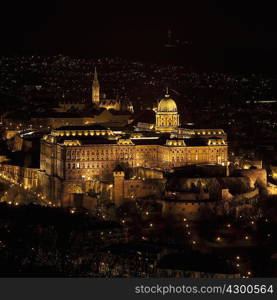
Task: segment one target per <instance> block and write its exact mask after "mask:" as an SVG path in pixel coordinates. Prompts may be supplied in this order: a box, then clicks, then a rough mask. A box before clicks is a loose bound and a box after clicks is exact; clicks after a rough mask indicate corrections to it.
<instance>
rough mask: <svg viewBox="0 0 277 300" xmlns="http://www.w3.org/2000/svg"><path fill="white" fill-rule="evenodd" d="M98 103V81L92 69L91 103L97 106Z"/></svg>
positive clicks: (95, 71)
mask: <svg viewBox="0 0 277 300" xmlns="http://www.w3.org/2000/svg"><path fill="white" fill-rule="evenodd" d="M99 102H100V84H99V81H98V76H97V70H96V67H95V68H94V78H93V83H92V103H94V104H97V105H98V104H99Z"/></svg>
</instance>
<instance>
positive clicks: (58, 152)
mask: <svg viewBox="0 0 277 300" xmlns="http://www.w3.org/2000/svg"><path fill="white" fill-rule="evenodd" d="M95 79H96V80H95V81H97V77H96V78H95ZM96 87H97V83H96V82H95V88H96ZM93 101H96V102H97V101H98V91H97V89H96V92H95V94H94V95H93ZM155 112H156V124H155V126H154V127H153V130H152V132H143V131H133V130H130V129H128V130H124V129H122V130H118V129H117V130H116V131H113V130H112V129H109V128H105V127H103V126H100V125H88V126H64V127H60V128H57V129H55V130H52V132H51V133H50V134H48V135H46V136H44V138H43V139H42V141H41V157H40V162H41V165H40V176H41V178H42V179H41V180H44V184H43V185H42V186H43V187H44V189H45V190H44V191H43V193H45V194H47V196H48V198H49V199H52V200H53V201H54V200H57V199H58V201H60V204H61V205H63V206H70V205H72V201H73V199H74V197H76V195H80V194H86V193H87V192H89V191H90V190H92V191H95V189H97V188H96V187H97V186H98V188H99V186H102V187H103V186H105V184H106V188H107V189H108V190H109V193H110V196H109V197H110V199H111V201H114V202H115V203H116V204H120V203H121V201H122V199H123V198H128V197H129V198H131V197H134V194H133V193H132V189H131V188H130V190H128V189H127V186H139V188H138V189H137V190H138V191H137V194H136V196H138V195H139V194H138V193H142V191H143V193H144V194H145V191H146V188H145V186H144V185H145V184H147V183H146V182H143V181H142V180H140V181H139V182H137V183H135V179H133V180H134V183H133V184H132V179H130V180H129V181H128V183H127V182H125V181H124V180H125V179H124V176H125V175H124V174H125V173H124V171H123V170H122V171H118V170H117V167H118V166H121V168H123V169H125V170H127V169H130V170H135V169H138V168H148V169H149V170H151V172H150V173H151V174H152V173H153V172H154V171H155V170H156V171H158V172H162V171H164V170H170V169H172V168H175V167H182V166H185V165H188V164H206V163H208V164H220V165H223V166H226V165H227V159H228V157H227V156H228V154H227V151H228V146H227V142H226V140H227V138H226V134H225V132H224V131H223V130H222V129H195V130H191V129H190V130H187V129H184V128H179V127H178V126H179V114H178V110H177V105H176V103H175V101H174V100H173V99H171V98H170V97H169V95H168V93H167V94H166V95H165V97H164V98H163V99H162V100H161V101H160V102H159V105H158V107H157V109H156V111H155ZM116 170H117V171H116ZM151 176H152V175H151ZM155 176H156V175H155ZM155 176H154V177H155ZM100 183H101V184H100ZM124 187H125V190H124ZM150 189H151V188H150ZM150 192H153V190H152V191H150V190H149V193H150ZM78 197H79V196H78Z"/></svg>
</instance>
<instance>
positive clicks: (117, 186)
mask: <svg viewBox="0 0 277 300" xmlns="http://www.w3.org/2000/svg"><path fill="white" fill-rule="evenodd" d="M124 176H125V173H124V171H123V169H122V168H121V167H120V166H118V167H117V168H115V170H114V171H113V180H114V184H113V201H114V204H115V205H116V206H120V205H121V204H122V203H123V198H124Z"/></svg>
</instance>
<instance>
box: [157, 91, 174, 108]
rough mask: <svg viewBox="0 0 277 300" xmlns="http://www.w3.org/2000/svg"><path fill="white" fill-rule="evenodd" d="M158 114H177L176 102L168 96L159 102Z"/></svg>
mask: <svg viewBox="0 0 277 300" xmlns="http://www.w3.org/2000/svg"><path fill="white" fill-rule="evenodd" d="M157 112H177V105H176V102H175V101H174V100H173V99H171V98H170V96H169V95H168V94H166V95H165V96H164V98H163V99H162V100H161V101H160V102H159V105H158V109H157Z"/></svg>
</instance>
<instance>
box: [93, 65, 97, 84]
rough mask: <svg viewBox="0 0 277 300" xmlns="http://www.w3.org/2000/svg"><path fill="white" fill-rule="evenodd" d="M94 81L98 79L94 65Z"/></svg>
mask: <svg viewBox="0 0 277 300" xmlns="http://www.w3.org/2000/svg"><path fill="white" fill-rule="evenodd" d="M93 80H94V81H98V75H97V70H96V67H94V79H93Z"/></svg>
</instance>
